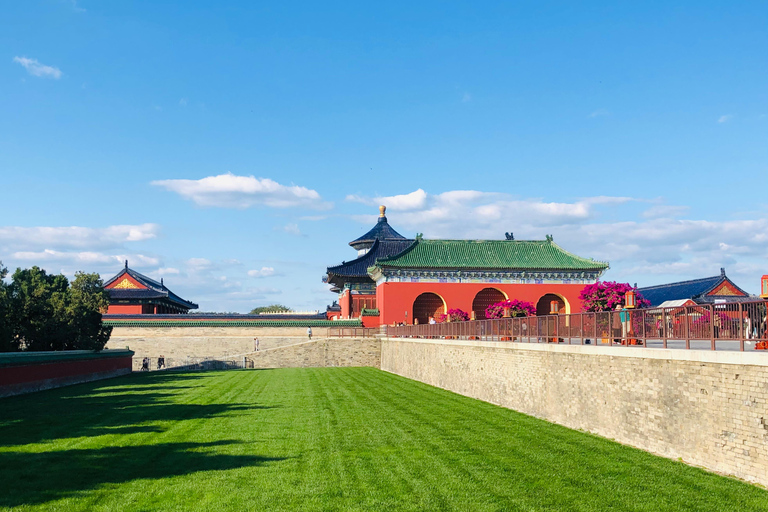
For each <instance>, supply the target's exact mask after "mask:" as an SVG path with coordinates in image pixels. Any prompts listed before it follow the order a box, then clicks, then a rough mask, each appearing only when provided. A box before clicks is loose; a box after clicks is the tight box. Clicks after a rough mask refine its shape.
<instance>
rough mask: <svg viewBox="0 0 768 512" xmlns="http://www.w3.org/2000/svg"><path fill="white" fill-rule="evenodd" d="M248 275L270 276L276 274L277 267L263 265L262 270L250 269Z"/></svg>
mask: <svg viewBox="0 0 768 512" xmlns="http://www.w3.org/2000/svg"><path fill="white" fill-rule="evenodd" d="M248 275H249V276H251V277H270V276H274V275H275V269H274V268H272V267H261V269H260V270H249V271H248Z"/></svg>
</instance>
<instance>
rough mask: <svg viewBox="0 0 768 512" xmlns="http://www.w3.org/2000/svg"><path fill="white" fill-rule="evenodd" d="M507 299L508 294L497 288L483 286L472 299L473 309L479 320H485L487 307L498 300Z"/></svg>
mask: <svg viewBox="0 0 768 512" xmlns="http://www.w3.org/2000/svg"><path fill="white" fill-rule="evenodd" d="M505 300H507V296H506V295H504V294H503V293H502V292H500V291H499V290H497V289H496V288H483V289H482V290H480V291H479V292H477V295H475V299H474V300H473V301H472V311H474V312H475V318H476V319H477V320H485V308H487V307H488V306H490V305H492V304H496V303H497V302H502V301H505Z"/></svg>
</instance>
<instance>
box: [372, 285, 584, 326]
mask: <svg viewBox="0 0 768 512" xmlns="http://www.w3.org/2000/svg"><path fill="white" fill-rule="evenodd" d="M484 288H496V289H497V290H499V291H501V292H502V293H504V294H506V295H507V297H508V298H509V299H518V300H524V301H528V302H532V303H533V305H534V306H536V303H537V302H538V301H539V299H540V298H541V297H543V296H544V295H546V294H548V293H554V294H556V295H559V296H561V297H562V298H564V299H565V300H566V303H567V306H566V308H567V310H566V312H567V313H580V312H581V301H579V293H580V292H581V290H582V289H583V288H584V285H583V284H498V283H493V284H489V283H383V284H380V285H379V286H378V288H377V290H376V293H377V296H378V306H379V312H380V314H381V316H380V319H381V320H380V321H381V323H382V324H385V325H392V323H393V322H397V323H400V322H405V321H406V315H405V312H406V311H407V312H408V317H407V323H413V301H415V300H416V297H418V296H419V295H420V294H422V293H426V292H432V293H436V294H438V295H439V296H441V297H442V298H443V300H444V301H445V303H446V307H447V309H452V308H459V309H461V310H464V311H466V312H467V313H469V312H470V311H472V301H473V300H474V299H475V295H477V293H478V292H479V291H480V290H483V289H484ZM478 320H482V319H478Z"/></svg>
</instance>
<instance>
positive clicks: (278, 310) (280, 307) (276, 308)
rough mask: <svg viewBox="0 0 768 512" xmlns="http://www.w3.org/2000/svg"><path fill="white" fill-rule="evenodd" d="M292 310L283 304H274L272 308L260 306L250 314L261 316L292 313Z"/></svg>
mask: <svg viewBox="0 0 768 512" xmlns="http://www.w3.org/2000/svg"><path fill="white" fill-rule="evenodd" d="M290 311H291V308H289V307H288V306H283V305H282V304H272V305H271V306H259V307H257V308H253V309H252V310H251V312H250V313H249V314H251V315H261V314H262V313H290Z"/></svg>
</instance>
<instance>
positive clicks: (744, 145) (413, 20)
mask: <svg viewBox="0 0 768 512" xmlns="http://www.w3.org/2000/svg"><path fill="white" fill-rule="evenodd" d="M767 48H768V8H766V4H765V2H761V1H755V2H678V3H675V4H674V5H671V4H670V3H669V2H642V3H641V2H634V3H629V2H623V3H621V4H619V3H618V2H617V3H616V4H615V5H608V3H607V2H594V3H590V2H579V3H574V2H541V1H537V2H498V3H496V2H478V1H474V2H466V3H457V2H454V3H445V2H418V3H413V2H409V3H403V2H387V3H385V4H382V5H373V4H371V5H362V4H360V3H355V2H347V3H333V2H323V3H316V2H311V3H310V2H307V3H300V2H272V3H256V2H234V1H233V2H195V1H185V2H164V1H152V2H149V1H147V2H140V1H132V2H105V1H100V0H77V1H73V0H27V1H25V2H13V3H6V5H4V7H3V15H2V16H0V49H2V51H0V176H1V179H0V184H1V186H2V191H3V194H2V201H0V261H2V262H3V263H4V264H5V265H6V266H8V267H10V268H11V269H13V268H16V267H18V266H22V267H29V266H31V265H39V266H42V267H44V268H46V269H47V270H49V271H50V272H54V273H58V272H63V273H65V274H67V275H72V274H73V273H74V272H75V271H76V270H84V271H93V272H99V273H101V274H102V276H103V277H105V278H108V277H111V275H113V274H114V273H116V272H117V271H118V270H119V269H120V268H121V266H122V263H121V260H123V259H125V258H128V259H129V261H130V264H131V267H133V268H135V269H136V270H138V271H140V272H143V273H146V274H148V275H150V276H153V277H161V276H162V277H164V279H165V282H166V284H167V285H168V286H169V287H170V288H171V289H173V290H174V291H176V292H177V293H179V294H180V295H182V296H183V297H184V298H187V299H189V300H192V301H195V302H198V303H199V304H200V305H201V309H203V310H208V311H211V310H216V311H240V312H245V311H248V310H250V309H251V308H252V307H255V306H257V305H263V304H268V303H273V302H282V303H285V304H287V305H289V306H292V307H294V308H297V309H324V307H325V305H326V304H328V303H330V301H332V300H333V299H334V297H333V295H332V294H331V293H329V292H328V291H327V288H326V287H325V286H324V285H323V284H322V282H321V276H322V274H323V273H324V271H325V267H326V266H328V265H332V264H337V263H339V262H341V261H342V260H349V259H352V258H353V257H354V255H355V253H354V251H353V250H352V249H351V248H349V247H348V246H347V245H346V244H347V243H348V242H349V241H350V240H352V239H354V238H356V237H357V236H359V235H360V234H362V233H363V232H365V231H366V230H367V229H368V228H369V227H370V226H371V225H372V224H373V223H374V222H375V217H376V213H377V208H376V206H377V205H378V204H379V203H384V204H387V205H388V207H389V209H388V218H389V221H390V223H391V224H392V225H393V226H394V227H395V229H397V230H398V231H400V232H401V233H402V234H404V235H406V236H413V235H415V233H417V232H421V233H424V235H425V236H426V237H433V238H437V237H446V238H448V237H450V238H503V235H504V232H505V231H513V232H514V233H515V235H516V238H518V239H523V238H527V239H543V238H544V236H545V235H546V234H552V235H554V239H555V241H556V242H557V243H559V244H560V245H561V246H563V247H564V248H565V249H567V250H570V251H572V252H575V253H577V254H579V255H582V256H587V257H594V258H595V259H601V260H607V261H609V262H610V264H611V269H610V270H609V271H608V272H607V273H606V275H605V276H604V278H605V279H609V280H621V281H625V282H631V283H635V282H637V283H638V284H639V285H640V286H643V285H652V284H659V283H663V282H669V281H671V280H682V279H691V278H696V277H705V276H710V275H714V274H716V273H718V272H719V269H720V267H723V266H724V267H726V269H727V272H728V275H729V276H731V277H732V278H733V279H734V280H735V281H736V282H737V284H739V285H740V286H742V287H743V288H745V289H746V290H747V291H750V292H752V293H756V292H757V291H758V287H759V278H760V275H762V274H768V258H767V256H768V52H767V51H766V49H767Z"/></svg>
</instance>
